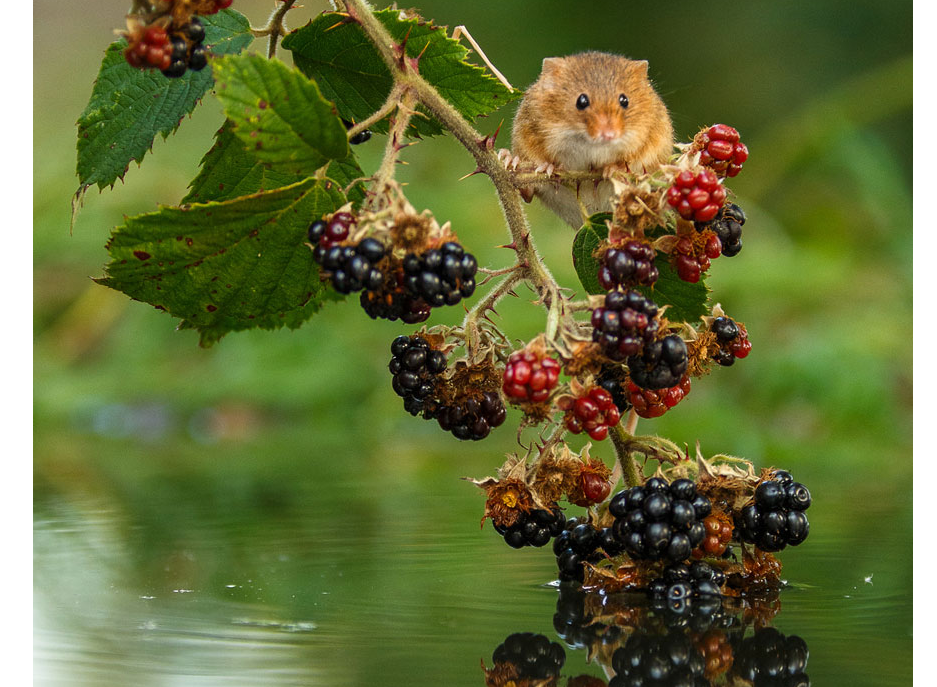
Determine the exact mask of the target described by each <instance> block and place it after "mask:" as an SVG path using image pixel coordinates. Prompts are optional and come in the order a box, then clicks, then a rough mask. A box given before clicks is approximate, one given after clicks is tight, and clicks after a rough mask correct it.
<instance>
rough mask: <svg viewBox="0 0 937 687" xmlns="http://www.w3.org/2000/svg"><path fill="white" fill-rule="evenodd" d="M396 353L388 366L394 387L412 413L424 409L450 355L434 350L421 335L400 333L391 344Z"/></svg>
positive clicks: (392, 351)
mask: <svg viewBox="0 0 937 687" xmlns="http://www.w3.org/2000/svg"><path fill="white" fill-rule="evenodd" d="M390 352H391V353H392V354H393V356H394V357H393V358H391V361H390V363H389V364H388V366H387V367H388V369H389V370H390V373H391V374H392V375H393V376H394V380H393V387H394V391H395V392H396V393H397V395H398V396H400V397H401V398H403V407H404V408H405V409H406V411H407V412H408V413H410V414H411V415H419V414H420V413H421V412H423V410H424V407H425V405H426V403H427V401H428V400H430V399H431V398H432V396H433V394H434V393H435V391H436V377H437V375H439V374H440V373H442V372H443V370H445V369H446V356H445V354H444V353H443V352H442V351H437V350H434V349H433V348H432V347H431V346H430V345H429V343H428V342H427V341H426V339H424V338H423V337H421V336H414V337H412V338H411V337H409V336H398V337H397V338H396V339H394V341H393V343H392V344H391V345H390Z"/></svg>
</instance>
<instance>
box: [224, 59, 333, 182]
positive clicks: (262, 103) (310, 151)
mask: <svg viewBox="0 0 937 687" xmlns="http://www.w3.org/2000/svg"><path fill="white" fill-rule="evenodd" d="M212 66H213V69H214V72H215V79H216V80H217V82H218V84H217V87H216V89H215V93H216V95H217V96H218V100H220V101H221V104H222V106H223V107H224V110H225V114H226V115H227V116H228V118H229V119H230V120H231V121H232V122H233V123H234V133H235V135H236V136H237V137H238V138H239V139H241V142H242V143H244V144H245V145H246V146H248V148H249V149H250V151H251V154H252V155H253V156H254V157H256V158H257V159H258V160H260V161H261V162H263V163H265V164H267V165H269V166H270V167H272V168H273V169H277V170H280V171H283V172H289V173H291V174H301V175H303V176H312V174H313V173H315V171H316V170H317V169H319V168H320V167H322V166H323V165H325V164H327V163H328V161H329V160H341V159H344V158H346V157H348V155H349V154H350V150H349V147H348V136H347V134H346V133H345V126H344V124H342V122H341V120H340V119H339V118H338V116H337V115H336V113H335V107H334V106H333V105H332V103H330V102H329V101H328V100H325V99H324V98H323V97H322V94H321V93H319V88H318V86H316V84H315V83H314V82H312V81H310V80H309V79H308V78H306V77H305V76H304V75H303V74H301V73H300V72H299V71H298V70H296V69H290V68H289V67H287V66H286V65H285V64H283V63H282V62H280V61H279V60H268V59H266V58H264V57H261V56H260V55H240V56H233V57H226V58H223V59H220V60H215V62H214V64H213V65H212Z"/></svg>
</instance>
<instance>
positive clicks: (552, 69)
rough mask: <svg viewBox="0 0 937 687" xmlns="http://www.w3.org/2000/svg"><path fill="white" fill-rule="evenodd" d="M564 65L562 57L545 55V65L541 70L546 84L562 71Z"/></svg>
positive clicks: (541, 75)
mask: <svg viewBox="0 0 937 687" xmlns="http://www.w3.org/2000/svg"><path fill="white" fill-rule="evenodd" d="M562 65H563V58H562V57H544V58H543V67H542V68H541V70H540V80H541V81H542V82H543V83H544V84H546V85H549V83H550V82H551V81H552V80H553V79H554V78H556V76H557V75H558V74H559V73H560V69H561V67H562Z"/></svg>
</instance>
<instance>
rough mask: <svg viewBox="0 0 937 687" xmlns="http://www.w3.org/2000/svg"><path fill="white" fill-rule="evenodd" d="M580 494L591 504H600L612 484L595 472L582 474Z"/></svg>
mask: <svg viewBox="0 0 937 687" xmlns="http://www.w3.org/2000/svg"><path fill="white" fill-rule="evenodd" d="M580 486H581V487H582V493H583V494H585V496H586V498H587V499H589V500H590V501H592V503H602V501H604V500H605V498H606V497H607V496H608V494H609V492H610V491H611V490H612V484H611V482H609V481H608V480H607V479H604V478H603V477H602V476H601V475H599V474H597V473H595V472H583V473H582V475H580Z"/></svg>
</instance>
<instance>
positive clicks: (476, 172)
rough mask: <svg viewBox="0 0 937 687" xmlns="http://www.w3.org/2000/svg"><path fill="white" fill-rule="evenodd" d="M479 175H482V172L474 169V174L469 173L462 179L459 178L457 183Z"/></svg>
mask: <svg viewBox="0 0 937 687" xmlns="http://www.w3.org/2000/svg"><path fill="white" fill-rule="evenodd" d="M481 173H482V170H481V169H479V168H477V167H476V168H475V171H474V172H469V173H468V174H466V175H465V176H464V177H459V181H465V180H466V179H468V178H469V177H473V176H475V175H476V174H481Z"/></svg>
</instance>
